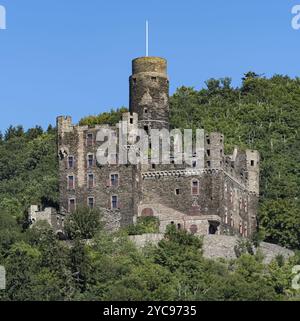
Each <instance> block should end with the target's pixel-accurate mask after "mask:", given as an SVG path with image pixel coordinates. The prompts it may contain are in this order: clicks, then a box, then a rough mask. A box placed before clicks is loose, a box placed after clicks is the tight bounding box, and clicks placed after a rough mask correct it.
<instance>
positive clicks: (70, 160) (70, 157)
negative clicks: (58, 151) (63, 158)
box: [68, 156, 74, 169]
mask: <svg viewBox="0 0 300 321" xmlns="http://www.w3.org/2000/svg"><path fill="white" fill-rule="evenodd" d="M68 168H69V169H72V168H74V156H69V157H68Z"/></svg>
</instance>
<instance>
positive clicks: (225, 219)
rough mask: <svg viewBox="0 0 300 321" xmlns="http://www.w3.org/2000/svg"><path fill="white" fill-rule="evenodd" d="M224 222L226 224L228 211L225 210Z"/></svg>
mask: <svg viewBox="0 0 300 321" xmlns="http://www.w3.org/2000/svg"><path fill="white" fill-rule="evenodd" d="M224 223H225V224H228V213H227V211H225V218H224Z"/></svg>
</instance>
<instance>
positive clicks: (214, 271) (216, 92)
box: [0, 73, 300, 300]
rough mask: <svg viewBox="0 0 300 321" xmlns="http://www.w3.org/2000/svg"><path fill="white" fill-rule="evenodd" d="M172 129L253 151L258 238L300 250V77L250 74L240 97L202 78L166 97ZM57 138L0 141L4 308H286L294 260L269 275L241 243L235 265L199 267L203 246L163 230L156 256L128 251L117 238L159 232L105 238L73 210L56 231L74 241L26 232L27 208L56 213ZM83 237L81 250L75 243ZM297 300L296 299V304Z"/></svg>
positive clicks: (113, 116)
mask: <svg viewBox="0 0 300 321" xmlns="http://www.w3.org/2000/svg"><path fill="white" fill-rule="evenodd" d="M124 111H125V109H120V110H117V111H112V112H111V113H104V114H100V115H98V116H89V117H87V118H85V119H83V120H82V121H81V122H80V124H82V125H84V124H85V125H87V124H88V125H95V124H98V123H100V124H102V123H109V124H112V125H113V124H116V122H117V121H118V120H119V119H120V117H121V113H122V112H124ZM171 123H172V126H173V127H179V128H202V127H203V128H205V129H206V130H207V131H221V132H223V133H224V135H225V137H226V151H227V152H228V153H231V152H232V149H233V146H234V145H239V146H242V148H255V149H258V150H259V151H260V153H261V156H262V160H261V186H260V187H261V196H260V208H259V225H260V233H259V234H258V236H257V238H261V237H262V236H263V237H264V238H265V239H266V240H267V241H271V242H274V243H278V244H280V245H284V246H287V247H290V248H294V249H298V250H299V249H300V204H299V202H300V199H299V191H300V187H299V186H300V175H299V171H300V148H299V147H300V146H299V145H300V140H299V123H300V79H290V78H289V77H283V76H274V77H272V78H271V79H266V78H262V77H259V76H258V75H256V74H255V73H248V74H246V75H245V78H244V79H243V83H242V86H241V87H240V88H232V86H231V82H230V79H228V78H225V79H222V80H215V79H211V80H209V81H207V89H201V90H199V91H198V90H195V89H194V88H186V87H182V88H179V89H178V90H177V91H176V92H175V94H174V95H173V96H172V97H171ZM56 155H57V150H56V131H55V129H54V128H52V127H51V126H50V127H49V128H48V130H47V131H43V130H42V128H40V127H36V128H33V129H29V130H28V131H26V132H25V131H24V130H23V128H22V127H10V128H9V129H8V130H7V131H6V133H5V134H4V135H3V136H2V135H0V265H4V266H5V267H6V269H7V275H8V280H7V290H6V291H0V298H2V299H4V300H40V299H42V300H74V299H79V300H110V299H111V300H113V299H114V300H148V299H150V300H281V299H283V300H285V299H296V298H298V299H299V293H298V294H297V293H295V292H294V291H293V290H292V289H291V278H292V274H291V270H292V266H293V265H295V264H296V263H298V264H299V261H298V262H297V260H298V259H297V257H296V258H294V259H291V260H290V261H289V262H286V263H284V262H283V260H282V258H280V257H278V258H277V260H274V261H273V262H272V263H271V264H270V265H268V266H266V265H264V264H263V263H262V261H261V257H260V256H259V255H253V253H252V251H251V244H250V243H239V244H237V246H236V253H237V255H238V256H239V258H238V259H236V260H234V261H231V262H225V261H211V260H207V259H205V258H203V256H202V253H201V245H202V244H201V240H199V239H197V238H195V237H194V236H192V235H189V234H187V233H186V232H184V231H175V230H174V229H172V227H170V229H169V230H168V232H167V234H166V237H165V239H164V240H163V241H161V242H160V243H159V245H158V247H146V248H145V249H144V250H137V249H136V248H135V246H134V245H133V244H132V243H131V242H130V241H129V239H128V236H127V234H141V233H148V232H155V231H157V228H158V226H157V222H155V221H152V220H149V221H139V222H138V224H137V225H136V226H134V227H130V228H128V229H127V230H126V231H124V230H123V231H120V232H119V233H118V234H107V233H106V232H105V231H104V230H103V226H102V224H101V222H100V221H99V213H97V212H93V211H88V210H86V209H80V210H79V211H78V212H77V213H76V215H74V216H73V218H70V220H69V221H67V222H66V228H67V232H68V233H69V236H70V238H71V239H72V241H70V242H71V243H70V242H63V241H59V240H58V239H57V238H56V236H55V235H54V234H53V232H52V230H51V228H50V227H49V226H47V224H42V223H39V224H37V225H36V226H35V227H34V228H31V229H29V228H28V226H27V225H26V212H27V209H28V207H29V206H30V205H31V204H38V205H42V206H49V205H50V206H54V207H57V206H58V177H57V156H56ZM87 238H88V239H90V240H89V242H85V241H83V239H87ZM297 295H298V296H297Z"/></svg>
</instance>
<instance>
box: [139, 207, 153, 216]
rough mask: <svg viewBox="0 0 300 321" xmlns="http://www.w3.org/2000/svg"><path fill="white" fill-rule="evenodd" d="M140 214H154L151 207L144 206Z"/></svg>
mask: <svg viewBox="0 0 300 321" xmlns="http://www.w3.org/2000/svg"><path fill="white" fill-rule="evenodd" d="M141 216H154V213H153V209H152V208H144V209H143V210H142V213H141Z"/></svg>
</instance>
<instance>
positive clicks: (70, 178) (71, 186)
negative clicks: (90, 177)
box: [68, 175, 75, 189]
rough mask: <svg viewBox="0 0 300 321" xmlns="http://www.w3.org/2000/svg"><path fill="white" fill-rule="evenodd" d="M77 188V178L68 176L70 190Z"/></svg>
mask: <svg viewBox="0 0 300 321" xmlns="http://www.w3.org/2000/svg"><path fill="white" fill-rule="evenodd" d="M74 188H75V178H74V176H73V175H70V176H68V189H74Z"/></svg>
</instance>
